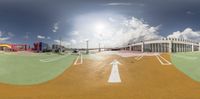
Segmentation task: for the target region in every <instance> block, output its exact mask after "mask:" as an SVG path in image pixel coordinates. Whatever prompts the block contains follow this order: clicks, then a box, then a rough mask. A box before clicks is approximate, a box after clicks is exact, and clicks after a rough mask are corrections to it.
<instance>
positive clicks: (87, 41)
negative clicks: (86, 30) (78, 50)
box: [86, 40, 89, 54]
mask: <svg viewBox="0 0 200 99" xmlns="http://www.w3.org/2000/svg"><path fill="white" fill-rule="evenodd" d="M88 43H89V40H86V47H87V49H86V54H89V50H88Z"/></svg>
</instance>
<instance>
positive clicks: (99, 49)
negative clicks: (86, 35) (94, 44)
mask: <svg viewBox="0 0 200 99" xmlns="http://www.w3.org/2000/svg"><path fill="white" fill-rule="evenodd" d="M99 52H101V43H99Z"/></svg>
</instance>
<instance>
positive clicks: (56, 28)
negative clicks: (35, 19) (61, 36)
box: [52, 22, 59, 32]
mask: <svg viewBox="0 0 200 99" xmlns="http://www.w3.org/2000/svg"><path fill="white" fill-rule="evenodd" d="M58 25H59V24H58V22H57V23H55V24H54V26H53V30H52V31H53V32H57V31H58V29H59V27H58Z"/></svg>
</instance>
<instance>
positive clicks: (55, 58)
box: [40, 54, 69, 62]
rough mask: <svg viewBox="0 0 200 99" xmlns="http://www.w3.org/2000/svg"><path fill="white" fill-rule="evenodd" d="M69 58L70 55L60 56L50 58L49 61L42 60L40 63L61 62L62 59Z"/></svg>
mask: <svg viewBox="0 0 200 99" xmlns="http://www.w3.org/2000/svg"><path fill="white" fill-rule="evenodd" d="M67 56H69V54H68V55H64V56H60V57H53V58H48V59H40V61H41V62H53V61H56V60H60V59H62V58H64V57H67Z"/></svg>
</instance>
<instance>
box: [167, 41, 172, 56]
mask: <svg viewBox="0 0 200 99" xmlns="http://www.w3.org/2000/svg"><path fill="white" fill-rule="evenodd" d="M168 48H169V49H168V52H169V53H171V52H172V42H171V41H169V47H168Z"/></svg>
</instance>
